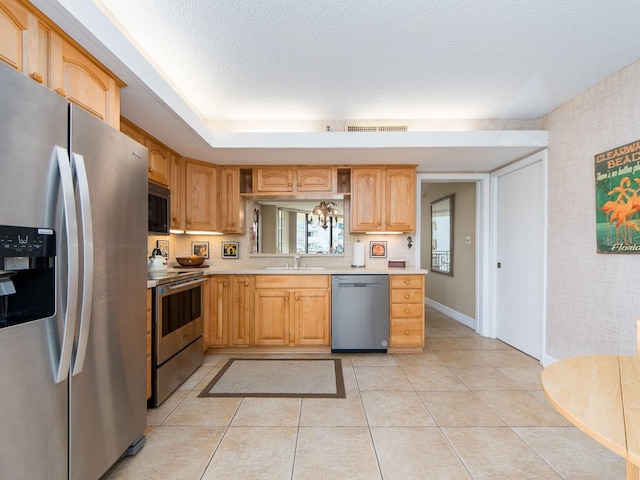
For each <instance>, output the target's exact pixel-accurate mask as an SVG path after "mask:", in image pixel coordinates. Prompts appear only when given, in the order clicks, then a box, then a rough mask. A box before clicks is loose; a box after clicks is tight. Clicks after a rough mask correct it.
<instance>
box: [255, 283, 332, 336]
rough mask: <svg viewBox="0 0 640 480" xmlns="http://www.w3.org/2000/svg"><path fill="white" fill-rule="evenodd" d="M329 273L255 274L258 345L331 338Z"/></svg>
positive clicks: (256, 334)
mask: <svg viewBox="0 0 640 480" xmlns="http://www.w3.org/2000/svg"><path fill="white" fill-rule="evenodd" d="M329 284H330V280H329V276H328V275H290V276H289V275H256V277H255V318H254V343H255V345H291V346H294V345H320V346H328V345H330V341H331V334H330V312H331V301H330V295H329Z"/></svg>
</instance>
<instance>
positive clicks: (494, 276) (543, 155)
mask: <svg viewBox="0 0 640 480" xmlns="http://www.w3.org/2000/svg"><path fill="white" fill-rule="evenodd" d="M537 162H542V177H543V178H542V180H543V186H542V195H543V202H542V237H543V238H542V242H543V243H542V259H541V261H542V298H540V302H541V303H542V319H541V321H542V325H541V328H542V332H541V333H542V335H541V342H542V345H541V348H540V352H541V354H540V363H541V364H542V365H543V366H544V365H547V364H548V363H550V362H549V361H548V360H547V353H546V343H547V342H546V338H547V305H546V299H547V172H548V165H547V163H548V157H547V150H546V149H545V150H542V151H540V152H537V153H534V154H533V155H530V156H528V157H526V158H523V159H522V160H519V161H517V162H514V163H512V164H510V165H507V166H505V167H502V168H500V169H498V170H495V171H494V172H491V204H492V205H493V206H494V207H493V208H492V209H491V214H490V230H491V234H490V235H491V238H493V239H495V238H497V234H498V233H497V232H498V208H499V204H498V193H499V192H498V180H499V178H500V177H502V176H504V175H507V174H509V173H513V172H515V171H516V170H520V169H522V168H525V167H528V166H530V165H533V164H534V163H537ZM489 255H490V263H489V264H490V265H491V266H492V267H494V266H497V262H498V245H497V242H495V241H492V242H491V243H490V253H489ZM490 277H491V283H490V285H491V289H490V292H491V298H490V300H489V303H490V305H491V309H490V317H489V318H490V319H491V320H490V321H489V322H488V323H489V325H488V329H487V332H488V336H490V337H491V338H496V332H497V330H498V317H497V311H498V271H497V268H490Z"/></svg>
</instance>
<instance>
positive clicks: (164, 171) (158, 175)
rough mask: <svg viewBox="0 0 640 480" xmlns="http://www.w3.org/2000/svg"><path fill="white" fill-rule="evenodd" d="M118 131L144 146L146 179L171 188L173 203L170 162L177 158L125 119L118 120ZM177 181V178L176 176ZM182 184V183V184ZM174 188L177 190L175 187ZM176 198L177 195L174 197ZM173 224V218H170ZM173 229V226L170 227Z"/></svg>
mask: <svg viewBox="0 0 640 480" xmlns="http://www.w3.org/2000/svg"><path fill="white" fill-rule="evenodd" d="M120 131H121V132H122V133H124V134H125V135H127V136H128V137H131V138H133V139H134V140H135V141H136V142H138V143H139V144H140V145H144V146H145V147H147V149H148V150H149V156H148V160H147V161H148V174H147V176H148V178H149V180H150V181H152V182H154V183H158V184H160V185H164V186H165V187H170V188H171V196H172V198H171V199H172V201H173V196H174V195H175V192H174V191H173V189H174V186H173V185H172V184H171V180H172V170H171V169H172V165H171V164H172V162H173V161H176V159H177V158H179V156H178V155H177V154H176V153H175V152H173V151H172V150H171V149H170V148H169V147H167V146H166V145H163V144H162V143H160V142H159V141H157V140H156V139H155V138H153V137H152V136H151V135H149V134H148V133H147V132H145V131H144V130H142V129H140V128H139V127H138V126H136V125H134V124H133V123H131V122H130V121H129V120H127V119H126V118H124V117H122V118H121V120H120ZM176 181H177V176H176ZM183 183H184V182H183ZM176 188H178V187H177V186H176ZM176 196H178V195H176ZM173 213H174V211H173V209H172V210H171V215H172V217H173ZM172 223H173V218H172ZM172 228H173V226H172Z"/></svg>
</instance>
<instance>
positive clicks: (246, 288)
mask: <svg viewBox="0 0 640 480" xmlns="http://www.w3.org/2000/svg"><path fill="white" fill-rule="evenodd" d="M209 298H210V307H209V310H208V311H209V321H208V322H207V325H208V328H207V340H208V344H209V346H211V347H242V346H243V347H248V346H251V345H252V344H253V342H252V335H251V321H252V319H253V275H214V276H212V277H211V290H210V293H209Z"/></svg>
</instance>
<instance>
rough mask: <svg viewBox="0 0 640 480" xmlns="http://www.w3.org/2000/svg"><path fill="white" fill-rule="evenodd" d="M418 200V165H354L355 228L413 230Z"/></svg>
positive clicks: (352, 203) (352, 229) (353, 230)
mask: <svg viewBox="0 0 640 480" xmlns="http://www.w3.org/2000/svg"><path fill="white" fill-rule="evenodd" d="M415 202H416V169H415V167H413V166H407V167H362V168H360V167H357V168H352V169H351V232H353V233H363V232H413V231H415V225H416V208H415Z"/></svg>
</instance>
